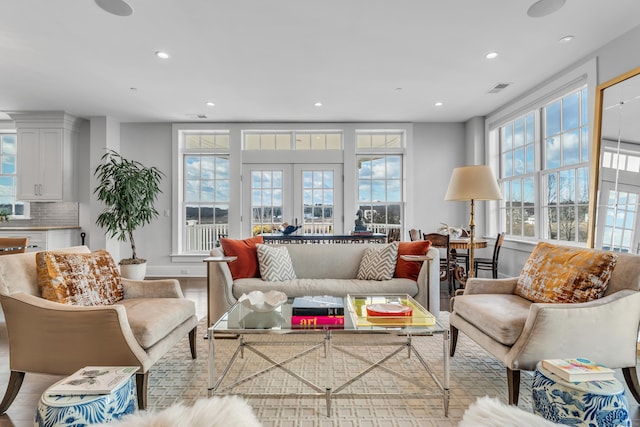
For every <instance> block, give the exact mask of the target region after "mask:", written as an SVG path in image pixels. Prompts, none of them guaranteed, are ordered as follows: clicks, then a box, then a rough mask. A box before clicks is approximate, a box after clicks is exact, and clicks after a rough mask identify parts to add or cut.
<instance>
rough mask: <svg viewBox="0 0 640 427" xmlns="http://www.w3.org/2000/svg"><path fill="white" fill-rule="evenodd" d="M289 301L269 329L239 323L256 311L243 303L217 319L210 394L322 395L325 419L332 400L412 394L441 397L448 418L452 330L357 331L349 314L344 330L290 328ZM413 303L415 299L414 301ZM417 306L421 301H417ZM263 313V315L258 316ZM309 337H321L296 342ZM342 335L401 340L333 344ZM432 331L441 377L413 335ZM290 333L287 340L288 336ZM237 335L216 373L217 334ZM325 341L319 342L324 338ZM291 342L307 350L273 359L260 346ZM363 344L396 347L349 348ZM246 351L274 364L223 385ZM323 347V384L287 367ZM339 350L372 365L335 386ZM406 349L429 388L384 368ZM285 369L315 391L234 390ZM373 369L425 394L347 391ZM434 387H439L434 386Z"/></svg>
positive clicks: (212, 340) (437, 326)
mask: <svg viewBox="0 0 640 427" xmlns="http://www.w3.org/2000/svg"><path fill="white" fill-rule="evenodd" d="M291 301H292V299H289V301H288V302H287V303H285V304H284V305H283V306H282V307H280V309H281V310H282V312H281V314H279V316H281V320H284V321H285V323H283V324H280V325H278V326H277V327H271V328H270V327H268V325H267V327H266V328H265V327H264V325H262V328H261V329H258V328H251V327H247V325H246V324H242V322H238V320H239V319H242V318H243V316H244V315H247V314H251V313H252V312H251V311H250V310H249V309H247V308H246V307H243V306H242V305H240V304H237V303H236V304H235V305H234V306H232V307H231V308H230V309H229V310H228V311H227V313H225V315H224V316H222V317H221V318H220V320H218V322H216V323H215V324H214V325H213V326H211V327H210V328H209V329H208V331H207V335H208V338H209V340H208V341H209V381H208V394H209V396H213V395H216V394H217V395H224V394H239V395H241V396H243V397H256V398H258V397H298V398H299V397H314V398H318V397H324V398H325V401H326V410H327V417H329V416H330V415H331V400H332V399H333V398H354V397H366V396H368V397H371V396H375V397H405V398H406V397H413V398H420V399H425V398H433V397H441V398H442V403H443V408H444V415H445V416H448V414H449V330H448V329H446V328H444V327H443V326H442V325H441V324H440V323H438V322H436V324H435V325H433V326H422V327H415V326H414V327H410V328H405V327H397V326H394V327H376V328H370V329H357V328H356V327H355V326H354V322H353V319H352V318H351V316H350V315H349V314H348V313H346V312H345V328H344V329H319V328H318V329H292V328H291V324H290V318H291V317H290V310H291V307H290V305H291ZM414 302H415V300H414ZM416 304H417V303H416ZM347 306H348V302H347V301H346V299H345V310H347ZM255 314H257V313H253V315H254V316H253V318H252V319H253V320H255V318H256V316H255ZM258 317H259V314H258ZM286 319H289V323H286ZM265 334H268V335H280V336H281V337H283V338H282V339H274V340H268V341H259V340H252V339H251V338H249V337H251V336H255V335H265ZM300 334H302V335H309V334H314V335H317V336H318V337H319V339H318V340H316V341H308V340H305V341H301V340H298V341H296V340H292V338H295V336H296V335H298V336H300ZM338 334H340V335H343V334H353V335H355V336H357V335H361V334H364V335H371V334H385V335H394V336H396V337H397V338H398V339H397V340H396V339H393V340H391V341H385V342H384V343H380V342H373V343H363V342H359V341H358V340H352V344H351V345H348V344H347V345H344V344H335V343H334V340H333V338H334V335H338ZM434 335H442V358H443V359H442V360H443V374H442V378H438V376H437V375H436V374H435V372H434V371H433V369H432V368H431V366H430V364H429V362H428V361H427V360H426V359H425V358H424V357H423V356H422V355H421V354H420V352H419V351H418V350H417V349H416V347H415V346H414V345H413V337H415V336H434ZM285 336H287V337H288V338H286V339H285V338H284V337H285ZM223 337H224V338H235V339H236V340H237V347H236V349H235V351H234V353H233V355H232V356H231V358H230V360H229V361H228V362H227V364H226V365H225V367H224V368H223V369H222V371H221V373H220V375H219V376H217V377H216V371H215V365H214V362H215V347H216V338H218V339H219V338H223ZM320 339H321V340H320ZM293 344H300V345H306V346H308V347H307V348H305V349H304V350H302V351H300V352H298V353H296V354H293V355H291V356H289V357H287V358H286V359H284V360H282V361H277V360H275V359H274V358H273V357H271V356H269V355H268V354H266V353H264V352H263V351H261V350H260V349H259V348H258V347H262V346H270V347H272V346H288V347H290V346H291V345H293ZM362 345H373V346H385V347H386V346H389V347H392V348H391V349H390V350H389V351H388V353H387V354H386V355H385V356H383V357H382V358H381V359H379V360H373V361H372V360H368V359H366V358H364V357H363V356H361V355H359V354H357V353H356V352H354V351H351V350H349V349H348V347H350V346H362ZM245 350H247V351H251V352H252V353H254V354H255V355H257V356H258V357H260V358H262V359H264V360H266V361H267V362H269V363H270V366H268V367H266V368H263V369H262V370H259V371H257V372H254V373H251V374H248V375H247V376H244V377H243V378H240V379H238V380H236V381H235V382H233V383H232V384H228V385H225V386H224V387H221V386H222V382H223V380H224V379H225V377H226V376H227V374H228V373H229V371H230V369H231V367H232V366H233V364H234V362H235V361H236V360H237V359H238V358H244V352H245ZM316 350H323V351H324V359H325V366H324V369H325V375H324V378H325V381H326V382H325V383H324V384H315V383H313V382H311V381H309V380H308V379H306V378H304V377H302V376H301V375H299V374H298V373H296V372H294V371H293V370H291V369H289V368H288V367H287V366H286V365H287V364H288V363H289V362H292V361H294V360H297V359H299V358H301V357H304V356H305V355H307V354H309V353H311V352H313V351H316ZM334 351H339V352H342V353H344V354H347V355H349V356H350V357H353V358H354V359H358V360H360V361H363V362H366V363H368V365H369V366H368V367H367V368H366V369H364V370H362V371H361V372H359V373H357V374H355V375H354V376H353V377H351V378H349V379H347V380H346V381H345V382H344V383H342V384H338V385H336V384H333V382H334V377H333V360H332V359H333V352H334ZM402 351H406V352H407V358H410V357H411V356H412V355H413V356H415V357H416V359H417V360H418V361H419V364H420V365H421V366H422V367H423V368H424V370H425V371H426V372H427V374H428V375H429V378H430V379H431V383H432V384H431V387H428V386H427V384H425V382H424V381H422V380H421V379H418V378H416V377H415V376H411V377H408V376H407V375H406V374H403V373H399V372H397V371H395V370H393V369H392V368H389V367H386V366H384V365H383V364H384V363H385V362H386V361H388V360H390V359H391V358H392V357H394V356H395V355H397V354H399V353H401V352H402ZM276 368H278V369H281V370H282V371H283V372H285V373H287V374H288V375H290V376H292V377H294V378H296V379H297V380H298V381H300V382H301V383H303V384H305V385H306V386H308V387H309V388H310V389H311V390H312V391H311V392H309V393H233V389H234V388H235V387H237V386H239V385H241V384H243V383H246V382H247V381H250V380H252V379H254V378H256V377H258V376H260V375H263V374H266V373H267V372H269V371H271V370H273V369H276ZM374 369H381V370H384V371H386V372H388V373H390V374H393V375H396V376H399V377H401V378H404V379H405V380H407V381H409V382H411V383H413V384H416V383H418V384H416V385H418V386H419V387H420V388H421V389H423V390H425V392H424V393H402V392H398V393H347V392H344V391H343V390H344V389H345V388H346V387H348V386H349V385H350V384H352V383H354V382H355V381H357V380H359V379H360V378H362V377H363V376H365V375H366V374H368V373H369V372H371V371H373V370H374ZM434 386H435V387H434ZM432 388H435V389H437V391H436V392H433V391H432V390H431V389H432Z"/></svg>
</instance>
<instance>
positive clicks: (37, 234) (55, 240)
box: [0, 228, 81, 252]
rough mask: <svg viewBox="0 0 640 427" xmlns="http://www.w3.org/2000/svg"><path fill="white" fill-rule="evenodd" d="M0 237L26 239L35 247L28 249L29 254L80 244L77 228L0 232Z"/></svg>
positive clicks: (6, 230) (7, 230)
mask: <svg viewBox="0 0 640 427" xmlns="http://www.w3.org/2000/svg"><path fill="white" fill-rule="evenodd" d="M0 237H28V238H29V244H30V245H35V246H36V247H34V248H29V249H28V251H29V252H38V251H48V250H52V249H59V248H67V247H69V246H77V245H79V244H80V241H81V239H80V229H79V228H62V229H52V230H21V229H16V230H10V229H7V228H5V229H4V230H0Z"/></svg>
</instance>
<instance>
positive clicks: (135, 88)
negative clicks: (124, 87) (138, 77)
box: [129, 87, 138, 92]
mask: <svg viewBox="0 0 640 427" xmlns="http://www.w3.org/2000/svg"><path fill="white" fill-rule="evenodd" d="M129 90H130V91H131V92H135V91H137V90H138V88H137V87H130V88H129Z"/></svg>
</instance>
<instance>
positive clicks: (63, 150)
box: [11, 112, 78, 202]
mask: <svg viewBox="0 0 640 427" xmlns="http://www.w3.org/2000/svg"><path fill="white" fill-rule="evenodd" d="M11 116H12V118H13V119H14V120H15V122H16V128H17V138H18V156H17V160H18V182H17V183H18V194H17V199H18V200H24V201H32V202H35V201H37V202H53V201H75V200H76V180H75V178H74V175H75V163H74V158H75V151H76V150H75V140H76V139H77V129H76V126H77V123H78V120H77V119H76V118H75V117H73V116H70V115H68V114H66V113H64V112H49V113H40V114H37V113H14V114H12V115H11Z"/></svg>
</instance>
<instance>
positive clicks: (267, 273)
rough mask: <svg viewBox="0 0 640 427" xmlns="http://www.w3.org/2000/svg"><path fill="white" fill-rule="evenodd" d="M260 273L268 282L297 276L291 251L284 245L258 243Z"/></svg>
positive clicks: (291, 278) (281, 280)
mask: <svg viewBox="0 0 640 427" xmlns="http://www.w3.org/2000/svg"><path fill="white" fill-rule="evenodd" d="M256 247H257V248H258V264H260V275H261V276H262V279H263V280H266V281H267V282H283V281H285V280H293V279H295V278H296V272H295V270H294V269H293V263H292V262H291V257H290V256H289V251H288V250H287V248H286V247H284V246H272V245H263V244H257V245H256Z"/></svg>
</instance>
